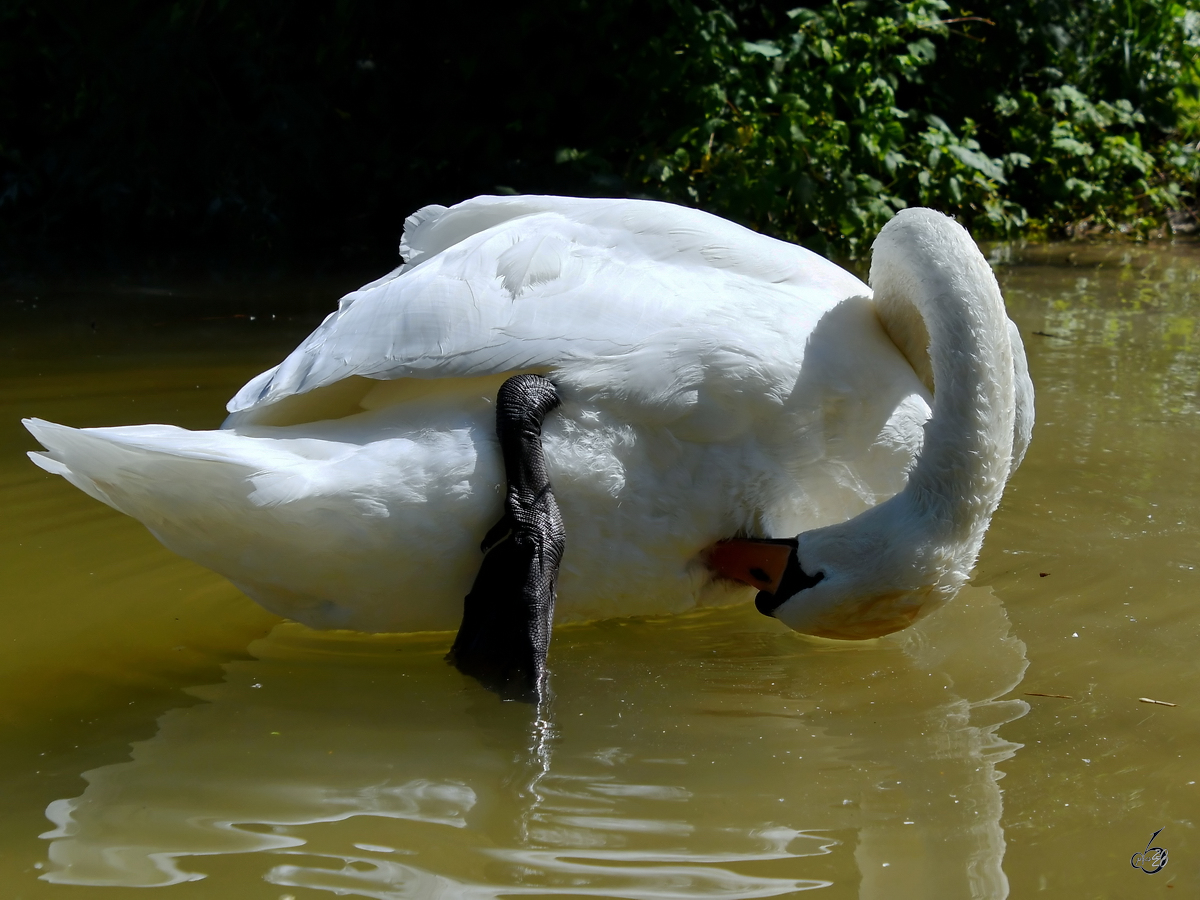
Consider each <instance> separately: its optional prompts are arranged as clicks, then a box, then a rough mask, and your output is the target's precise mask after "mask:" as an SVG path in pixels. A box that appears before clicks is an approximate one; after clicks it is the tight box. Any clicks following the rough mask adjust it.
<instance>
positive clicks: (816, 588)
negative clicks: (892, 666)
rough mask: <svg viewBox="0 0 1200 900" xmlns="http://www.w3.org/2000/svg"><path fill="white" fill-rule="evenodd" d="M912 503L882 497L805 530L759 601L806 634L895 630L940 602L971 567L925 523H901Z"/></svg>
mask: <svg viewBox="0 0 1200 900" xmlns="http://www.w3.org/2000/svg"><path fill="white" fill-rule="evenodd" d="M893 500H894V501H899V500H900V498H899V497H896V498H893ZM906 505H907V504H905V503H903V501H901V502H899V503H896V502H888V503H884V504H881V505H880V506H877V507H875V508H874V509H871V510H868V511H867V512H866V513H864V514H862V515H860V516H858V517H856V518H855V519H852V520H850V521H849V522H842V523H840V524H837V525H830V526H828V527H826V528H818V529H814V530H813V531H807V532H805V533H804V534H801V535H800V536H799V537H798V538H797V539H796V548H795V549H794V550H793V551H792V553H791V556H790V558H789V559H788V564H787V568H786V569H785V571H784V574H783V578H782V580H781V581H780V583H779V587H778V588H777V589H776V590H775V592H774V593H767V592H766V591H762V592H760V593H759V595H758V598H757V600H756V601H755V606H757V607H758V609H759V611H760V612H762V613H764V614H766V615H769V616H774V617H775V618H777V619H779V620H780V621H781V622H783V623H784V624H785V625H787V626H788V627H789V628H792V629H793V630H795V631H799V632H801V633H802V634H812V635H817V636H818V637H826V638H837V639H840V640H865V639H867V638H875V637H881V636H883V635H885V634H891V633H892V632H893V631H899V630H900V629H902V628H907V627H908V626H909V625H911V624H912V623H913V622H915V621H916V620H917V619H918V618H919V617H920V616H922V615H923V614H925V613H927V612H930V611H931V610H933V609H934V608H936V607H938V606H940V605H941V604H942V603H944V602H945V601H946V600H947V599H949V598H950V597H951V596H953V595H954V594H955V593H956V592H957V590H958V588H959V586H961V585H962V583H963V582H964V581H965V580H966V574H967V573H966V572H965V571H963V570H962V567H961V566H959V565H956V564H955V562H956V561H955V559H954V556H955V555H956V554H953V553H946V552H945V550H946V549H948V548H944V547H939V542H938V541H936V540H929V539H928V538H923V537H922V535H923V534H927V529H925V528H922V527H921V525H922V523H919V522H916V521H912V522H910V523H908V524H909V525H911V528H904V527H899V528H898V527H897V525H901V524H902V523H900V522H897V521H896V519H897V518H898V517H899V518H907V517H906V516H905V515H904V513H905V512H907V510H905V509H904V507H905V506H906ZM901 536H902V537H901ZM898 538H899V539H898Z"/></svg>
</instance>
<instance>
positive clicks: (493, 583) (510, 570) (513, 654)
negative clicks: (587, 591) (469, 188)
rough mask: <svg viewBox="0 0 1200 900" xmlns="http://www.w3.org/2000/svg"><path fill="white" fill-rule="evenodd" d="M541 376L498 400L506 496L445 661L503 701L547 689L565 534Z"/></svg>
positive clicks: (549, 396) (539, 695)
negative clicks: (553, 483) (551, 473)
mask: <svg viewBox="0 0 1200 900" xmlns="http://www.w3.org/2000/svg"><path fill="white" fill-rule="evenodd" d="M559 402H560V401H559V397H558V392H557V391H556V390H555V389H554V385H553V384H551V383H550V382H549V381H548V380H547V379H545V378H542V377H541V376H540V375H515V376H513V377H512V378H510V379H508V381H506V382H504V384H503V385H502V386H501V387H500V392H499V394H498V395H497V397H496V433H497V435H498V436H499V438H500V449H501V450H502V451H503V453H504V473H505V477H506V478H507V481H508V491H507V494H506V496H505V501H504V507H505V511H504V515H503V516H502V517H501V519H500V521H499V522H497V523H496V524H495V525H494V526H492V528H491V529H490V530H489V531H488V533H487V536H486V537H485V538H484V539H483V544H482V549H483V551H484V554H485V555H484V558H483V564H482V565H481V566H480V567H479V574H478V575H476V576H475V584H474V585H473V586H472V588H471V593H469V594H467V597H466V600H465V602H464V604H463V618H462V625H461V626H459V629H458V635H457V636H456V637H455V639H454V645H453V646H452V647H451V648H450V652H449V653H448V654H447V656H446V659H447V660H448V661H449V662H450V663H451V664H453V665H454V666H455V667H456V668H457V669H458V670H459V671H460V672H462V673H463V674H465V675H470V676H471V677H473V678H475V679H477V680H478V681H479V682H480V683H481V684H482V685H483V686H484V687H486V688H488V689H489V690H491V691H495V692H496V693H498V694H500V695H501V696H502V697H504V698H506V699H515V700H526V701H530V702H534V701H537V700H541V699H544V697H545V695H546V693H547V691H548V686H547V676H548V672H547V669H546V655H547V652H548V651H549V649H550V626H551V622H552V620H553V618H554V591H555V585H556V582H557V580H558V567H559V563H560V562H561V561H562V554H563V548H564V545H565V536H566V533H565V529H564V528H563V521H562V516H561V515H560V514H559V511H558V504H557V503H555V502H554V494H553V493H552V492H551V490H550V479H549V477H548V476H547V474H546V461H545V457H544V456H543V454H542V420H543V419H544V418H545V416H546V414H547V413H548V412H550V410H552V409H554V408H555V407H556V406H558V404H559Z"/></svg>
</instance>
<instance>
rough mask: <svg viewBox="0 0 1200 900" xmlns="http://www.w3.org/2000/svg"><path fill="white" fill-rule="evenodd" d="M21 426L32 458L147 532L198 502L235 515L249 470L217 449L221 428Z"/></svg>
mask: <svg viewBox="0 0 1200 900" xmlns="http://www.w3.org/2000/svg"><path fill="white" fill-rule="evenodd" d="M23 424H24V425H25V427H26V428H27V429H28V430H29V432H30V433H31V434H32V435H33V436H34V437H35V438H37V439H38V441H39V442H40V443H41V444H42V446H43V447H45V448H46V449H45V450H43V451H33V452H30V454H29V458H30V459H31V460H33V462H34V463H35V464H36V465H38V466H39V467H41V468H42V469H45V470H46V471H47V472H51V473H52V474H55V475H61V476H62V477H63V478H65V479H66V480H67V481H69V482H70V483H71V484H73V485H75V486H76V487H77V488H79V489H80V490H81V491H83V492H84V493H85V494H88V495H89V496H91V497H94V498H96V499H97V500H99V501H100V502H102V503H105V504H107V505H109V506H111V507H112V508H113V509H115V510H117V511H118V512H123V513H125V514H126V515H129V516H133V517H134V518H135V519H139V520H141V521H142V522H143V523H145V524H146V525H147V526H148V527H150V528H151V529H152V530H153V529H154V528H155V526H157V525H160V524H162V522H163V521H165V520H166V519H167V518H169V517H171V515H170V514H171V512H172V511H181V512H182V511H184V510H187V511H188V512H192V513H194V512H195V511H196V510H197V508H198V507H204V508H205V511H206V513H208V514H211V513H212V512H214V511H218V510H220V511H221V512H223V513H225V514H228V515H231V516H232V515H234V510H233V503H232V501H234V500H235V498H240V497H244V496H245V494H246V493H247V492H248V489H247V488H245V487H243V486H242V485H244V484H245V483H246V482H247V479H248V477H249V476H250V475H251V473H252V472H253V468H252V467H251V466H250V464H249V461H248V460H245V459H240V458H239V454H237V453H236V452H231V448H229V447H222V446H221V445H222V443H226V441H223V440H222V436H221V434H220V433H219V432H191V431H186V430H184V429H182V428H174V427H172V426H168V425H137V426H126V427H118V428H70V427H68V426H66V425H58V424H55V423H54V422H47V421H45V420H43V419H25V420H23Z"/></svg>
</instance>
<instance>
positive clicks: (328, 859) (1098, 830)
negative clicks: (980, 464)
mask: <svg viewBox="0 0 1200 900" xmlns="http://www.w3.org/2000/svg"><path fill="white" fill-rule="evenodd" d="M996 261H997V263H998V272H999V274H1000V277H1001V281H1002V284H1003V286H1004V288H1005V292H1006V296H1007V298H1008V301H1009V305H1010V309H1011V312H1012V314H1013V316H1014V318H1015V319H1016V320H1017V322H1018V323H1019V324H1020V326H1021V328H1022V331H1023V333H1024V335H1025V340H1026V345H1027V348H1028V352H1029V358H1030V365H1031V369H1032V372H1033V377H1034V380H1035V383H1036V385H1037V389H1038V417H1039V421H1038V426H1037V429H1036V431H1035V436H1034V443H1033V446H1032V449H1031V451H1030V454H1029V456H1028V458H1027V459H1026V462H1025V465H1024V467H1023V468H1022V469H1021V471H1020V472H1019V473H1018V474H1017V476H1016V478H1015V479H1014V481H1013V482H1012V484H1011V485H1010V487H1009V491H1008V493H1007V494H1006V496H1005V500H1004V504H1003V506H1002V507H1001V509H1000V512H999V513H998V514H997V516H996V519H995V522H994V524H993V526H992V530H991V532H990V534H989V537H988V540H987V543H986V545H985V548H984V553H983V556H982V558H981V560H980V564H979V566H978V569H977V570H976V576H975V579H974V586H973V587H971V588H969V589H967V590H966V591H964V592H963V594H962V595H960V597H959V599H958V601H957V602H956V603H955V604H953V605H952V606H950V607H948V608H947V609H945V610H943V611H941V612H939V613H937V614H935V615H934V616H931V617H930V618H929V619H927V620H925V621H924V622H922V623H920V624H919V625H918V626H917V627H916V628H913V629H910V630H909V631H908V632H904V633H901V634H899V635H894V636H892V637H889V638H885V639H882V640H879V641H872V642H865V643H862V644H854V645H839V644H835V643H830V642H821V641H814V640H809V639H806V638H802V637H799V636H797V635H794V634H791V633H788V632H786V631H784V630H783V629H782V627H781V626H779V624H778V623H776V622H774V621H772V620H768V619H766V618H763V617H761V616H759V615H758V614H757V613H755V612H754V611H753V610H749V609H734V610H711V611H706V612H704V613H699V614H695V615H691V616H686V617H681V618H672V619H660V620H638V621H624V622H606V623H600V624H595V625H588V626H576V627H567V628H563V629H560V630H559V632H558V633H557V634H556V637H555V645H554V650H553V659H552V662H553V669H554V673H555V676H554V677H555V688H556V691H557V693H558V697H557V700H556V701H555V704H554V706H553V710H552V714H551V715H550V716H549V717H548V719H547V720H544V721H543V720H538V719H536V718H535V716H534V713H533V711H532V710H530V709H529V708H528V707H524V706H520V705H516V704H501V703H499V702H497V701H496V700H495V699H494V698H493V697H492V696H491V695H489V694H486V693H484V692H483V691H481V690H480V689H478V688H476V687H474V686H473V685H472V684H470V683H468V682H467V681H466V680H465V679H463V678H462V677H461V676H460V675H458V674H457V673H456V672H454V671H453V670H452V669H450V668H449V667H447V666H446V665H445V664H444V663H443V662H442V660H441V657H442V655H443V654H444V652H445V650H446V647H447V645H448V642H449V639H450V636H449V635H417V636H410V637H395V636H384V637H367V636H357V635H349V634H318V633H314V632H310V631H307V630H305V629H303V628H301V627H299V626H296V625H292V624H288V623H281V622H280V621H279V620H278V619H275V618H273V617H272V616H270V615H268V614H267V613H265V612H262V611H261V610H259V609H258V608H257V607H256V606H254V605H253V604H251V603H250V601H248V600H246V599H245V598H243V597H242V596H241V595H240V594H238V593H237V591H235V590H234V589H233V588H231V587H230V586H228V585H227V584H225V583H224V582H223V581H222V580H221V579H219V578H218V577H216V576H214V575H212V574H210V573H208V572H207V571H205V570H202V569H200V568H198V567H196V566H194V565H192V564H191V563H188V562H186V561H184V560H181V559H177V558H175V557H174V556H172V555H171V554H169V553H168V552H167V551H166V550H163V549H162V548H160V547H159V546H158V544H157V543H156V542H155V541H154V540H153V539H152V538H151V537H150V536H149V535H148V534H147V533H146V532H144V531H143V530H142V528H141V526H140V525H138V524H137V523H135V522H133V521H132V520H129V519H125V518H123V517H121V516H120V515H119V514H117V513H115V512H113V511H111V510H109V509H108V508H106V507H103V506H101V505H100V504H98V503H96V502H94V501H92V500H90V499H89V498H87V497H86V496H84V495H83V494H81V493H79V492H78V491H76V490H75V489H73V488H71V487H70V486H69V485H67V484H66V483H65V482H63V481H62V480H61V479H57V478H53V477H51V476H48V475H45V474H43V473H42V472H41V471H40V470H38V469H36V468H34V467H33V466H32V464H30V463H28V462H27V461H26V460H25V458H24V456H23V452H22V451H24V450H27V449H32V448H33V446H34V444H33V442H32V440H31V439H30V438H29V437H28V436H27V435H26V434H25V433H24V431H22V430H20V428H19V425H18V424H17V420H18V419H19V417H21V416H23V415H37V416H41V417H44V418H48V419H52V420H55V421H60V422H65V423H68V424H72V425H100V424H117V423H131V422H170V423H175V424H179V425H183V426H185V427H192V428H198V427H213V426H215V425H216V424H218V423H219V421H220V419H221V418H222V409H223V404H224V401H225V399H226V398H227V397H228V396H229V395H230V394H231V393H232V392H233V391H234V390H235V389H236V388H237V387H238V386H240V385H241V383H242V382H243V381H245V380H246V379H247V378H248V377H249V376H250V375H253V374H255V373H257V372H258V371H260V370H261V369H263V368H265V367H266V366H268V365H271V364H272V363H274V362H276V361H278V359H279V358H280V357H281V356H282V355H283V354H284V353H285V352H286V351H287V350H288V349H290V348H291V346H292V345H293V344H294V343H295V342H296V341H297V340H299V338H301V337H302V336H303V335H304V334H305V333H307V331H308V330H309V329H310V328H311V327H312V326H313V325H314V324H316V322H317V321H319V320H320V318H321V317H322V316H323V314H324V312H325V311H326V310H327V309H328V308H329V307H331V305H332V304H333V301H334V300H335V299H336V297H337V296H338V295H339V293H340V291H341V290H342V289H345V288H348V287H352V286H353V285H352V284H345V285H337V284H308V285H304V286H299V285H282V286H281V285H279V284H274V285H266V286H261V287H257V288H252V287H247V286H244V285H243V286H239V287H236V288H229V289H220V288H216V287H212V286H205V287H203V288H198V289H194V290H189V289H187V288H172V289H171V290H170V291H169V292H168V291H147V290H141V291H135V290H125V289H118V288H112V287H106V286H95V285H93V286H88V287H87V288H86V289H68V288H56V289H49V288H46V287H44V286H43V287H40V288H28V289H22V288H11V287H10V288H7V289H5V290H4V291H3V292H2V294H0V347H2V348H3V353H2V354H0V496H2V497H3V508H4V510H5V512H6V515H5V516H4V517H3V520H2V521H0V529H2V534H3V538H2V539H0V585H2V586H3V587H2V590H3V594H2V600H0V602H2V603H3V610H4V616H5V618H6V626H7V627H6V628H5V629H4V630H3V631H2V632H0V646H2V647H3V648H4V653H3V654H0V717H2V721H3V726H4V731H3V734H4V739H3V741H0V792H2V796H3V798H4V810H5V812H4V815H3V816H2V817H0V886H2V887H3V889H2V890H0V896H3V897H5V898H9V897H11V898H27V900H36V898H71V897H74V898H80V900H85V898H89V897H97V898H103V897H125V896H138V897H146V896H155V895H154V894H152V893H151V894H147V893H146V892H144V891H133V890H132V888H134V887H151V886H163V888H164V890H166V891H167V892H168V893H167V894H165V896H171V897H178V898H201V897H203V898H222V900H224V898H235V900H236V898H272V900H277V898H281V897H291V898H296V900H301V898H313V900H315V898H321V897H327V896H329V895H330V893H333V894H340V895H343V896H359V897H372V898H386V900H391V898H426V897H447V898H449V897H455V898H457V897H464V898H472V900H473V898H484V897H497V896H505V897H515V896H522V895H542V896H602V897H622V898H651V897H654V898H658V897H719V898H735V897H737V898H740V897H774V896H786V895H789V894H794V893H799V892H806V891H811V892H812V893H811V894H810V896H819V897H829V898H839V897H863V898H907V897H913V898H942V897H945V898H966V897H979V898H983V897H988V898H991V897H1004V896H1013V897H1025V896H1029V895H1034V894H1037V893H1039V892H1046V896H1059V897H1072V898H1085V897H1086V898H1092V897H1112V898H1126V897H1141V896H1151V895H1164V896H1178V897H1188V896H1197V894H1200V833H1198V831H1197V826H1198V825H1200V784H1197V782H1200V591H1198V590H1197V589H1198V588H1200V573H1198V572H1197V567H1198V566H1200V541H1198V537H1200V510H1198V509H1197V501H1198V500H1200V476H1198V475H1197V460H1196V452H1197V451H1196V448H1197V446H1198V442H1197V438H1198V437H1200V433H1198V432H1200V395H1198V393H1197V392H1198V388H1200V384H1198V383H1200V276H1197V275H1196V274H1195V273H1197V272H1200V268H1198V267H1197V264H1198V263H1200V248H1197V247H1194V246H1177V247H1162V248H1152V249H1139V248H1129V247H1105V248H1085V247H1050V248H1037V249H1034V250H1028V251H1022V252H1020V253H1016V254H1004V253H997V254H996ZM1037 694H1062V695H1066V697H1045V696H1036V695H1037ZM1140 697H1148V698H1153V699H1158V700H1164V701H1167V702H1170V703H1174V704H1177V705H1176V706H1162V705H1151V704H1147V703H1144V702H1141V701H1140V700H1139V699H1138V698H1140ZM1001 778H1003V780H1000V779H1001ZM1160 828H1161V829H1163V831H1162V833H1161V834H1160V835H1159V838H1158V840H1157V841H1156V842H1155V843H1156V846H1159V847H1163V848H1166V849H1167V851H1168V853H1169V862H1168V865H1167V866H1166V868H1165V869H1163V870H1162V871H1161V872H1159V873H1157V874H1155V875H1146V874H1144V873H1143V872H1141V871H1138V870H1137V869H1134V868H1132V866H1131V865H1130V858H1131V856H1133V854H1134V853H1137V852H1139V851H1142V850H1144V849H1145V848H1146V844H1147V841H1148V840H1149V839H1150V836H1151V834H1152V833H1153V832H1154V831H1156V830H1157V829H1160ZM168 885H170V887H169V888H168V887H166V886H168Z"/></svg>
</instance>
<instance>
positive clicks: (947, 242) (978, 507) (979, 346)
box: [870, 210, 1015, 567]
mask: <svg viewBox="0 0 1200 900" xmlns="http://www.w3.org/2000/svg"><path fill="white" fill-rule="evenodd" d="M870 277H871V286H872V289H873V291H874V295H875V304H876V308H877V309H878V310H879V314H880V318H881V319H883V321H884V323H885V325H887V324H888V319H889V317H891V318H893V319H898V318H900V317H902V316H904V315H905V314H906V311H911V310H915V311H916V312H917V313H919V315H920V318H921V320H922V321H923V323H924V330H925V331H926V332H927V333H928V336H929V350H928V353H929V362H930V364H931V368H932V376H933V388H934V396H933V412H932V415H931V416H930V418H929V421H928V422H927V423H926V424H925V442H924V448H923V449H922V451H921V454H920V456H919V458H918V459H917V461H916V465H915V466H914V468H913V470H912V472H911V473H910V474H909V479H908V484H907V485H906V487H905V489H904V491H903V492H902V495H903V497H904V499H905V502H906V503H907V504H908V505H909V506H910V514H915V515H916V516H917V517H918V518H920V519H922V520H924V524H925V525H926V527H929V528H931V529H932V530H933V531H934V532H935V533H937V534H938V535H939V537H940V538H941V539H942V540H949V541H951V542H953V543H957V544H962V543H965V544H966V545H967V546H960V547H959V550H960V552H962V551H966V553H967V555H969V556H970V560H969V561H967V563H966V564H967V566H968V567H969V566H970V565H971V564H973V562H974V555H975V553H977V552H978V542H979V541H982V537H983V531H984V530H985V529H986V528H987V524H988V521H989V520H990V519H991V515H992V513H993V512H994V511H995V509H996V506H997V504H998V503H999V502H1000V495H1001V493H1002V492H1003V489H1004V484H1005V482H1006V481H1007V479H1008V475H1009V469H1010V466H1011V463H1012V450H1013V415H1014V407H1015V397H1014V384H1013V379H1014V376H1013V350H1012V346H1011V343H1010V341H1009V333H1008V317H1007V314H1006V313H1005V309H1004V300H1003V298H1002V297H1001V296H1000V288H999V286H998V285H997V284H996V278H995V276H994V275H993V274H992V271H991V268H990V267H989V266H988V264H987V262H986V260H984V258H983V256H982V254H981V253H980V252H979V250H978V248H977V247H976V246H975V244H974V242H973V241H972V240H971V238H970V236H969V235H968V234H967V233H966V231H964V230H963V229H962V228H961V227H960V226H958V225H957V224H955V223H954V222H953V221H952V220H950V219H948V218H946V217H945V216H942V215H941V214H940V213H936V212H934V211H932V210H909V211H906V213H902V214H901V215H900V216H897V217H896V219H894V220H893V221H892V222H890V223H889V226H888V227H887V228H885V229H884V231H883V232H882V233H881V234H880V236H879V238H878V239H877V240H876V242H875V246H874V255H873V258H872V263H871V276H870ZM908 315H911V312H908ZM910 331H911V329H910ZM972 545H973V546H972Z"/></svg>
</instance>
